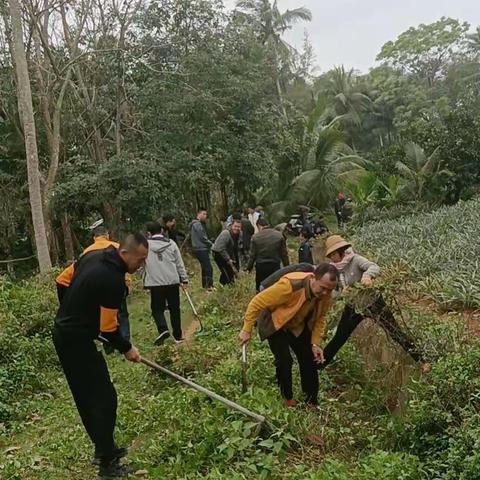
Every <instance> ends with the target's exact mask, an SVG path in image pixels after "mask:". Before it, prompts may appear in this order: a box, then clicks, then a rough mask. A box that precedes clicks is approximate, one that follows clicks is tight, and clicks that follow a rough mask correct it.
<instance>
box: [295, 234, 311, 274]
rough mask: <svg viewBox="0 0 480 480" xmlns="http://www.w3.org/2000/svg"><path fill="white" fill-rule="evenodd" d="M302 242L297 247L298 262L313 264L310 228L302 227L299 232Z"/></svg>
mask: <svg viewBox="0 0 480 480" xmlns="http://www.w3.org/2000/svg"><path fill="white" fill-rule="evenodd" d="M300 238H301V240H302V243H301V244H300V248H299V249H298V263H311V264H312V265H313V245H312V238H313V233H312V232H311V230H310V229H308V228H304V229H303V230H302V232H301V233H300Z"/></svg>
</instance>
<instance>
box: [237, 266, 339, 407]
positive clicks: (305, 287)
mask: <svg viewBox="0 0 480 480" xmlns="http://www.w3.org/2000/svg"><path fill="white" fill-rule="evenodd" d="M337 283H338V270H337V269H336V268H335V267H333V266H331V265H330V264H328V263H322V264H320V265H318V266H317V267H316V268H315V269H314V270H313V272H292V273H287V274H286V275H283V276H282V277H280V278H278V279H276V280H275V281H274V283H273V284H272V285H271V286H269V287H268V288H266V289H265V290H262V291H261V292H260V293H259V294H257V295H256V296H255V297H254V298H253V299H252V301H251V302H250V304H249V305H248V307H247V311H246V312H245V320H244V324H243V328H242V330H241V332H240V334H239V339H240V341H241V342H242V344H243V343H247V342H249V341H250V339H251V335H252V331H253V328H254V326H255V325H257V328H258V333H259V335H260V339H261V340H268V344H269V346H270V350H271V351H272V353H273V356H274V359H275V368H276V376H277V381H278V385H279V386H280V391H281V394H282V397H283V398H284V400H285V404H286V406H288V407H291V406H294V405H295V404H296V402H295V400H294V399H293V390H292V364H293V361H292V356H291V353H290V349H292V350H293V352H294V353H295V356H296V357H297V360H298V364H299V367H300V377H301V383H302V390H303V393H304V394H305V401H306V403H307V405H310V406H315V405H316V404H317V396H318V388H319V386H318V374H317V367H316V364H318V363H323V361H324V358H323V350H322V348H321V347H320V342H321V341H322V339H323V337H324V335H325V328H326V314H327V312H328V310H329V308H330V305H331V293H332V291H333V290H335V288H336V286H337Z"/></svg>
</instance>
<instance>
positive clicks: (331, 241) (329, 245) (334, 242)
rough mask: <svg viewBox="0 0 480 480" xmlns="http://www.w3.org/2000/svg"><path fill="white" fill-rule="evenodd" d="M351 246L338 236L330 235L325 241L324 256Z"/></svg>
mask: <svg viewBox="0 0 480 480" xmlns="http://www.w3.org/2000/svg"><path fill="white" fill-rule="evenodd" d="M351 246H352V244H351V243H348V242H347V241H346V240H345V239H344V238H342V237H341V236H340V235H331V236H330V237H328V238H327V240H326V241H325V250H326V251H325V256H327V257H328V256H329V255H330V254H332V253H333V252H335V251H336V250H339V249H340V248H343V247H351Z"/></svg>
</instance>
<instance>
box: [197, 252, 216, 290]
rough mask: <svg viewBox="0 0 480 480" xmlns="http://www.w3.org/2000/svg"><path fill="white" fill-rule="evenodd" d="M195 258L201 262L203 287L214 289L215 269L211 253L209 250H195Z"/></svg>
mask: <svg viewBox="0 0 480 480" xmlns="http://www.w3.org/2000/svg"><path fill="white" fill-rule="evenodd" d="M193 254H194V255H195V258H196V259H197V260H198V261H199V262H200V267H201V269H202V287H203V288H212V287H213V268H212V263H211V262H210V252H209V251H208V250H193Z"/></svg>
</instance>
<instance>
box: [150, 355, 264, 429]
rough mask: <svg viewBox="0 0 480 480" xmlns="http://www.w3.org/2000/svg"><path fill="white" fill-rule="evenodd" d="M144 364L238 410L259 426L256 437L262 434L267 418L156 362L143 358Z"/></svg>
mask: <svg viewBox="0 0 480 480" xmlns="http://www.w3.org/2000/svg"><path fill="white" fill-rule="evenodd" d="M142 363H143V364H145V365H147V366H148V367H150V368H153V369H154V370H155V371H157V372H160V373H163V374H165V375H167V376H169V377H170V378H173V379H174V380H177V381H179V382H181V383H183V384H184V385H187V386H188V387H190V388H193V389H194V390H197V392H200V393H203V394H204V395H206V396H207V397H210V398H212V399H213V400H217V401H218V402H221V403H223V404H224V405H226V406H227V407H229V408H231V409H232V410H236V411H237V412H240V413H242V414H243V415H245V416H246V417H248V418H250V419H251V420H253V421H254V422H255V423H256V424H257V426H256V429H255V435H258V434H259V433H260V430H261V429H262V427H263V425H264V424H265V417H264V416H263V415H259V414H258V413H254V412H251V411H250V410H248V409H246V408H245V407H242V406H241V405H239V404H238V403H235V402H232V401H231V400H228V398H225V397H222V396H221V395H218V393H215V392H212V391H211V390H208V389H207V388H205V387H202V386H201V385H198V384H197V383H195V382H192V381H191V380H189V379H188V378H184V377H182V376H181V375H178V374H177V373H174V372H172V371H170V370H168V369H167V368H165V367H162V366H160V365H158V364H157V363H155V362H152V361H151V360H147V359H146V358H142Z"/></svg>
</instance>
